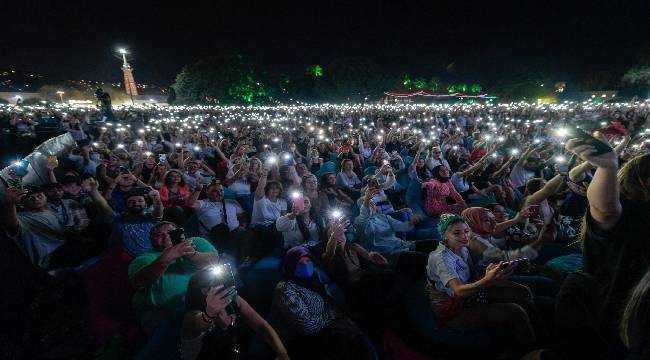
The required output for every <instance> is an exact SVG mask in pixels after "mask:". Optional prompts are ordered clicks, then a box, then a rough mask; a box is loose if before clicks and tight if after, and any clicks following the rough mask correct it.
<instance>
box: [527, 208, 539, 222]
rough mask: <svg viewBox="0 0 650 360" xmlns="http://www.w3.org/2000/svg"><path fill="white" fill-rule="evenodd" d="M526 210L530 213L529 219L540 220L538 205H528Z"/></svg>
mask: <svg viewBox="0 0 650 360" xmlns="http://www.w3.org/2000/svg"><path fill="white" fill-rule="evenodd" d="M528 211H529V213H530V216H529V219H530V220H531V221H541V220H542V217H541V214H540V207H539V205H530V206H529V207H528Z"/></svg>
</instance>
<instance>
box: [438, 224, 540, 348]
mask: <svg viewBox="0 0 650 360" xmlns="http://www.w3.org/2000/svg"><path fill="white" fill-rule="evenodd" d="M439 232H440V234H441V235H442V237H443V239H442V243H441V244H440V245H438V248H436V250H435V251H433V252H431V253H430V254H429V260H428V264H427V267H426V270H427V279H428V284H427V286H426V290H427V292H428V293H429V300H430V302H431V308H432V310H433V312H434V313H435V314H436V317H437V318H438V320H439V321H440V322H441V323H442V324H444V325H445V326H448V327H451V328H454V329H458V330H461V331H475V330H489V329H493V328H505V330H507V331H508V332H509V333H510V334H511V336H512V338H513V339H515V344H516V350H517V351H518V352H520V353H524V352H525V351H528V350H531V349H532V347H533V345H534V343H535V341H536V336H535V331H534V330H533V325H532V322H531V318H530V316H529V315H530V313H531V312H533V309H534V307H533V304H532V302H531V294H530V292H529V291H528V290H527V288H525V287H523V286H518V285H516V284H514V283H511V282H509V281H507V280H508V278H509V277H510V276H511V275H512V273H513V271H514V270H515V267H516V265H514V264H509V265H508V264H507V263H503V262H498V263H491V264H489V265H488V267H487V269H486V271H485V274H484V275H483V276H479V277H475V274H476V272H475V267H474V263H473V261H472V258H471V256H470V252H469V249H468V246H469V244H470V237H471V231H470V227H469V226H468V225H467V223H466V222H465V219H464V218H463V217H462V216H458V215H454V214H443V216H441V221H440V225H439Z"/></svg>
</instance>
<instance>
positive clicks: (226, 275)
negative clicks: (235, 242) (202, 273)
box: [214, 263, 237, 296]
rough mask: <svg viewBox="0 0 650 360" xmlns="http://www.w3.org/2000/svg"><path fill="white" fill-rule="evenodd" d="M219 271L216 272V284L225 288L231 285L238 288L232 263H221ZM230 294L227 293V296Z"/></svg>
mask: <svg viewBox="0 0 650 360" xmlns="http://www.w3.org/2000/svg"><path fill="white" fill-rule="evenodd" d="M219 268H220V270H219V272H218V273H217V274H215V282H214V286H215V287H216V286H219V285H222V286H223V288H224V289H227V288H229V287H234V288H235V289H237V284H236V282H235V273H234V272H233V270H232V266H231V265H230V263H225V264H221V265H219ZM229 295H230V294H226V296H229Z"/></svg>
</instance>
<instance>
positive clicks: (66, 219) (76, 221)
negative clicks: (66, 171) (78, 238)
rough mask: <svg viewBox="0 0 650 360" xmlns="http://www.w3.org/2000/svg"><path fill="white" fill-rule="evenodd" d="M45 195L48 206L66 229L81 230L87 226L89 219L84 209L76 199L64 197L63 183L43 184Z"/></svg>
mask: <svg viewBox="0 0 650 360" xmlns="http://www.w3.org/2000/svg"><path fill="white" fill-rule="evenodd" d="M43 189H44V190H45V196H46V197H47V205H48V208H49V209H50V210H51V211H52V212H53V213H54V214H55V215H56V217H57V218H58V219H59V223H61V225H62V226H63V227H64V228H66V229H76V230H78V231H81V230H83V229H85V228H86V226H88V223H89V219H88V215H87V214H86V210H85V209H84V208H83V206H81V205H80V204H79V203H78V202H77V201H75V200H72V199H65V198H64V190H63V185H61V184H59V183H50V184H46V185H45V186H43Z"/></svg>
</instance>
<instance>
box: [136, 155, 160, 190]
mask: <svg viewBox="0 0 650 360" xmlns="http://www.w3.org/2000/svg"><path fill="white" fill-rule="evenodd" d="M155 169H156V157H155V155H153V154H151V155H149V156H147V157H146V158H145V159H144V161H143V162H142V163H140V164H138V165H136V167H135V169H134V170H133V175H135V176H136V177H137V178H138V179H140V180H141V181H142V182H144V183H145V184H146V183H148V182H149V179H150V178H151V175H152V174H153V172H154V170H155Z"/></svg>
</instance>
